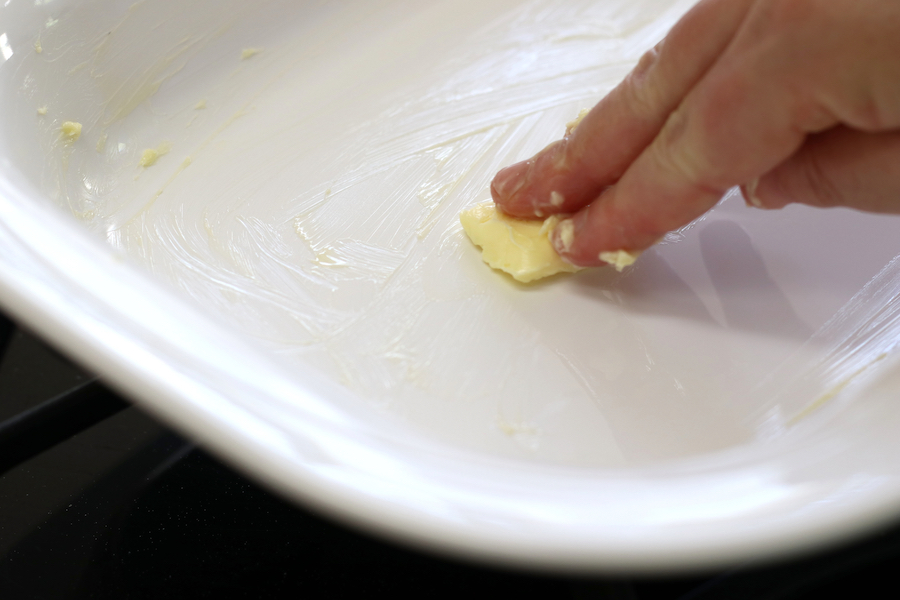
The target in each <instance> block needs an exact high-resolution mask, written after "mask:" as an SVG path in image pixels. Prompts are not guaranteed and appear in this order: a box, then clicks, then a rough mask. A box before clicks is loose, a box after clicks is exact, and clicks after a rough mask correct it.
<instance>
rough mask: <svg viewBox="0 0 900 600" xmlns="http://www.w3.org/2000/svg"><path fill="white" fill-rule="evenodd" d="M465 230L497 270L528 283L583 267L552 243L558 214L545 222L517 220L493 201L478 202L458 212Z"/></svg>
mask: <svg viewBox="0 0 900 600" xmlns="http://www.w3.org/2000/svg"><path fill="white" fill-rule="evenodd" d="M459 220H460V221H461V222H462V226H463V229H464V230H465V232H466V234H467V235H468V236H469V239H470V240H472V243H474V244H475V245H477V246H481V258H482V260H484V262H486V263H487V264H488V265H490V266H491V267H493V268H494V269H498V270H500V271H504V272H506V273H509V274H510V275H512V276H513V278H515V279H516V280H517V281H521V282H522V283H528V282H531V281H534V280H536V279H541V278H543V277H548V276H550V275H555V274H556V273H574V272H576V271H580V270H581V267H576V266H575V265H570V264H569V263H567V262H565V261H564V260H563V259H561V258H560V257H559V254H557V253H556V250H554V249H553V246H552V245H551V244H550V239H549V235H550V233H552V231H553V228H554V227H555V226H556V223H558V222H559V217H557V216H552V217H549V218H547V219H545V220H544V221H539V220H531V219H516V218H514V217H510V216H507V215H505V214H503V213H501V212H499V211H498V210H497V208H496V206H495V205H494V203H493V202H490V201H488V202H482V203H481V204H476V205H475V206H472V207H470V208H468V209H466V210H464V211H463V212H462V213H460V215H459Z"/></svg>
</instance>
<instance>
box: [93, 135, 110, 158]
mask: <svg viewBox="0 0 900 600" xmlns="http://www.w3.org/2000/svg"><path fill="white" fill-rule="evenodd" d="M106 139H107V136H106V134H105V133H102V134H100V137H99V138H98V139H97V145H96V146H95V148H96V149H97V152H100V153H101V154H102V153H103V151H104V150H106Z"/></svg>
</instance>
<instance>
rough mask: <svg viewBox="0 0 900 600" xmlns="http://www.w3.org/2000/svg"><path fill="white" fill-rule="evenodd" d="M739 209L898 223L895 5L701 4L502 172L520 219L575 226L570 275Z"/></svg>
mask: <svg viewBox="0 0 900 600" xmlns="http://www.w3.org/2000/svg"><path fill="white" fill-rule="evenodd" d="M735 185H741V186H742V191H743V192H744V197H745V198H746V199H747V201H748V203H751V204H753V205H755V206H758V207H761V208H781V207H783V206H785V205H786V204H789V203H791V202H800V203H804V204H809V205H813V206H822V207H827V206H849V207H852V208H857V209H861V210H867V211H875V212H894V213H900V2H895V1H890V0H702V1H701V2H699V3H698V4H697V5H696V6H695V7H694V8H692V9H691V10H690V11H689V12H688V13H687V14H686V15H685V16H684V17H682V19H681V20H680V21H679V22H678V23H677V24H676V25H675V27H673V29H672V30H671V31H670V32H669V34H668V35H667V36H666V38H665V39H664V40H663V41H662V42H660V43H659V44H658V45H657V46H656V47H655V48H654V49H652V50H651V51H649V52H647V53H646V54H645V55H644V56H643V57H642V58H641V60H640V62H639V63H638V65H637V66H636V67H635V68H634V70H633V71H632V72H631V73H630V74H629V75H628V76H627V77H626V78H625V80H624V81H623V82H622V83H621V84H619V85H618V86H617V87H616V88H615V89H614V90H612V91H611V92H610V93H609V95H607V96H606V97H605V98H603V99H602V100H601V101H600V102H599V103H598V104H597V105H596V106H595V107H594V108H593V109H592V110H591V111H590V113H588V115H587V116H585V118H584V120H583V121H582V122H581V124H580V125H579V126H578V127H577V128H576V129H575V131H574V132H572V133H571V134H569V135H567V136H566V137H565V138H563V139H562V140H560V141H558V142H555V143H553V144H551V145H550V146H548V147H547V148H545V149H544V150H542V151H541V152H539V153H538V154H537V155H536V156H535V157H533V158H531V159H529V160H527V161H524V162H521V163H518V164H515V165H512V166H510V167H507V168H505V169H503V170H501V171H500V172H499V173H498V174H497V175H496V177H495V178H494V180H493V182H492V184H491V194H492V196H493V198H494V201H495V202H496V203H497V204H498V206H499V207H500V208H501V209H502V210H503V211H504V212H506V213H508V214H510V215H513V216H517V217H525V218H528V217H531V218H534V217H544V216H548V215H551V214H565V213H573V214H572V216H571V217H570V219H569V220H568V221H569V222H571V225H565V223H566V220H564V221H562V222H561V223H562V224H561V226H559V227H557V228H556V230H555V232H554V234H553V236H552V241H553V244H554V247H555V248H556V250H557V252H558V253H559V254H560V255H561V256H562V257H563V258H564V259H566V260H567V261H569V262H571V263H573V264H575V265H580V266H591V265H600V264H603V261H601V260H600V259H599V254H600V252H601V251H615V250H619V249H624V250H629V251H639V250H643V249H645V248H647V247H649V246H651V245H653V244H654V243H655V242H656V241H658V240H659V239H660V238H661V237H662V236H663V235H665V233H667V232H668V231H671V230H673V229H677V228H678V227H681V226H683V225H685V224H687V223H689V222H690V221H692V220H694V219H695V218H697V217H698V216H700V215H702V214H703V213H704V212H706V211H707V210H709V209H710V208H712V207H713V206H714V205H715V204H716V202H718V200H719V199H720V198H721V196H722V195H723V194H724V193H725V192H726V191H727V190H728V189H729V188H731V187H733V186H735Z"/></svg>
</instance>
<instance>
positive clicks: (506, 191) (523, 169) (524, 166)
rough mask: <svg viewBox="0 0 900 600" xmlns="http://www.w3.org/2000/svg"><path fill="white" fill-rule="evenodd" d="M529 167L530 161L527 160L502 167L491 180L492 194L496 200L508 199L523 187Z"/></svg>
mask: <svg viewBox="0 0 900 600" xmlns="http://www.w3.org/2000/svg"><path fill="white" fill-rule="evenodd" d="M529 167H530V161H527V160H526V161H523V162H520V163H516V164H514V165H510V166H509V167H506V168H505V169H500V171H499V172H498V173H497V175H495V176H494V180H493V181H492V182H491V195H492V196H493V197H494V201H495V202H496V201H498V200H506V199H508V198H510V197H512V196H513V195H514V194H515V193H516V192H518V191H519V190H520V189H522V186H523V185H525V177H526V175H527V173H528V168H529Z"/></svg>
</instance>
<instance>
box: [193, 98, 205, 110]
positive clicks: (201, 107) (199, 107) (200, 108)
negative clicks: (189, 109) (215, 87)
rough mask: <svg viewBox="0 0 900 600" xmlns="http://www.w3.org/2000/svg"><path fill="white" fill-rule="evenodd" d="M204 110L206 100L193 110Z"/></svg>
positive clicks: (201, 101)
mask: <svg viewBox="0 0 900 600" xmlns="http://www.w3.org/2000/svg"><path fill="white" fill-rule="evenodd" d="M204 108H206V98H204V99H203V100H200V101H199V102H198V103H197V104H195V105H194V110H203V109H204Z"/></svg>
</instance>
